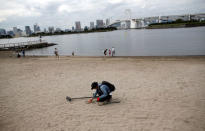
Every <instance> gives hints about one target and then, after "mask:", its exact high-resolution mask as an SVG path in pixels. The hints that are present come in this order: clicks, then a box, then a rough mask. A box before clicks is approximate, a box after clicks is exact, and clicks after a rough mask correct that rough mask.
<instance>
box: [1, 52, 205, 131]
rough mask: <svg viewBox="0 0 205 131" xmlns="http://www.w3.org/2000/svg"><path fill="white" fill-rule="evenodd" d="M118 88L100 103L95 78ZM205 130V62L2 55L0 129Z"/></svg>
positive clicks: (98, 130)
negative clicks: (108, 100)
mask: <svg viewBox="0 0 205 131" xmlns="http://www.w3.org/2000/svg"><path fill="white" fill-rule="evenodd" d="M102 80H107V81H110V82H112V83H114V84H115V86H116V88H117V89H116V91H115V92H113V93H112V95H113V98H116V99H120V100H121V103H113V104H108V105H103V106H98V105H97V104H86V103H85V101H87V99H86V100H75V101H72V102H71V103H69V102H67V101H66V99H65V98H66V96H70V97H81V96H91V95H92V93H93V91H92V90H90V85H91V83H92V82H93V81H98V82H100V81H102ZM105 130H106V131H204V130H205V57H203V56H202V57H176V58H175V57H164V58H163V57H133V58H131V57H115V58H103V57H66V56H64V57H60V59H59V60H58V59H56V58H55V57H27V58H20V59H17V58H0V131H105Z"/></svg>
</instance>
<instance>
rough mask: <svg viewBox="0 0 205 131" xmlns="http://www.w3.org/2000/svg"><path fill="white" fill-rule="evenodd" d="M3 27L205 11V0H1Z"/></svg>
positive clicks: (66, 24) (64, 25)
mask: <svg viewBox="0 0 205 131" xmlns="http://www.w3.org/2000/svg"><path fill="white" fill-rule="evenodd" d="M0 3H2V4H1V6H0V28H11V27H13V26H14V25H15V26H19V27H24V26H25V25H30V26H32V25H33V24H34V23H38V24H39V25H40V26H42V27H48V26H56V27H62V28H71V26H73V25H74V22H75V21H81V24H82V26H84V25H89V22H90V21H96V19H103V20H105V19H106V18H112V19H113V20H116V19H125V18H126V17H127V16H126V13H125V10H126V9H130V12H131V17H132V18H140V17H147V16H157V15H175V14H186V13H204V12H205V6H204V5H205V1H204V0H0Z"/></svg>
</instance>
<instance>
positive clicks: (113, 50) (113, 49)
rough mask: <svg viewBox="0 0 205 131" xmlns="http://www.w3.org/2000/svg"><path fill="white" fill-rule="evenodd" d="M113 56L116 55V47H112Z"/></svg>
mask: <svg viewBox="0 0 205 131" xmlns="http://www.w3.org/2000/svg"><path fill="white" fill-rule="evenodd" d="M112 56H115V48H114V47H112Z"/></svg>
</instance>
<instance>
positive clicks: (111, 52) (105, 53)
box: [54, 47, 115, 58]
mask: <svg viewBox="0 0 205 131" xmlns="http://www.w3.org/2000/svg"><path fill="white" fill-rule="evenodd" d="M54 54H55V56H56V57H57V58H59V54H58V49H57V48H55V50H54ZM107 54H108V55H109V56H115V48H114V47H112V48H111V49H105V50H104V55H105V56H107ZM72 56H74V51H73V52H72Z"/></svg>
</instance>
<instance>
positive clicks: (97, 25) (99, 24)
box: [96, 20, 104, 28]
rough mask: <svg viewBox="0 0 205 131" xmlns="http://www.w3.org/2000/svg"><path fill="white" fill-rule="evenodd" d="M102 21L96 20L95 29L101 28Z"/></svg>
mask: <svg viewBox="0 0 205 131" xmlns="http://www.w3.org/2000/svg"><path fill="white" fill-rule="evenodd" d="M103 27H104V26H103V20H96V28H103Z"/></svg>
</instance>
